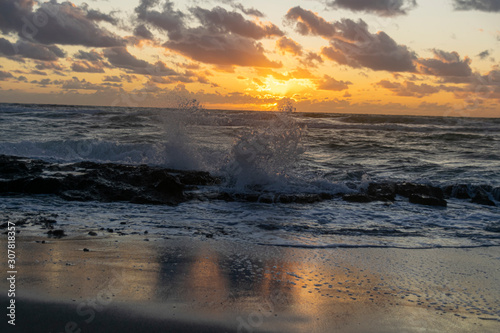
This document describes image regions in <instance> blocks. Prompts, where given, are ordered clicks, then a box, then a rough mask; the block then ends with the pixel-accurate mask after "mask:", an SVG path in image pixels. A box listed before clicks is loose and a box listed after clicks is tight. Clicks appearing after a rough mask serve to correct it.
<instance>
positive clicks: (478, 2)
mask: <svg viewBox="0 0 500 333" xmlns="http://www.w3.org/2000/svg"><path fill="white" fill-rule="evenodd" d="M453 7H454V8H455V10H480V11H483V12H500V0H453Z"/></svg>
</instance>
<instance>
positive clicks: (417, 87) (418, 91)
mask: <svg viewBox="0 0 500 333" xmlns="http://www.w3.org/2000/svg"><path fill="white" fill-rule="evenodd" d="M376 85H377V86H380V87H382V88H385V89H388V90H390V91H392V92H393V93H394V94H395V95H398V96H406V97H417V98H422V97H424V96H428V95H432V94H435V93H438V92H439V91H440V90H442V89H443V88H445V87H444V86H442V85H441V86H431V85H428V84H426V83H422V84H416V83H414V82H411V81H404V82H403V83H399V82H391V81H388V80H382V81H379V82H377V83H376Z"/></svg>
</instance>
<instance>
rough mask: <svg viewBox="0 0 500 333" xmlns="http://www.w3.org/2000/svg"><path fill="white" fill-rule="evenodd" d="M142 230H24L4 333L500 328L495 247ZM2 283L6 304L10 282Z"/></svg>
mask: <svg viewBox="0 0 500 333" xmlns="http://www.w3.org/2000/svg"><path fill="white" fill-rule="evenodd" d="M146 237H147V236H142V235H127V236H118V235H116V234H112V235H109V236H106V237H100V236H98V237H92V236H87V235H85V236H81V237H63V238H60V239H55V238H47V237H46V235H44V236H23V235H22V234H19V235H18V237H17V256H18V261H17V271H18V273H17V281H16V326H15V328H13V327H11V326H9V325H7V323H6V321H7V319H8V318H7V319H6V316H5V314H4V315H2V317H3V318H4V319H3V320H2V323H1V325H0V327H1V328H2V329H1V331H2V332H4V331H6V332H11V331H12V332H53V333H56V332H57V333H59V332H422V331H425V332H454V333H456V332H498V331H500V248H499V247H489V248H475V249H429V250H405V249H390V248H389V249H380V248H371V249H370V248H350V249H342V248H333V249H298V248H286V247H269V246H259V245H250V244H243V243H233V242H228V241H224V240H220V239H209V238H203V237H198V238H194V237H177V238H170V239H164V238H155V237H151V236H149V237H148V240H147V241H146V240H145V239H146ZM42 241H44V242H42ZM0 246H1V247H2V248H6V246H7V245H6V238H5V235H3V236H2V237H1V239H0ZM84 249H87V250H88V251H87V250H85V251H84ZM2 253H4V252H3V251H2ZM1 264H2V265H1V270H2V272H4V273H3V274H4V275H6V273H5V272H6V271H7V266H6V262H5V260H2V261H1ZM0 288H1V290H2V293H1V299H2V304H7V303H6V302H7V299H6V292H5V291H6V290H7V289H8V284H7V281H6V279H5V278H2V280H1V282H0ZM4 309H5V307H4ZM4 311H5V312H6V310H4ZM4 327H7V329H4ZM80 330H81V331H80Z"/></svg>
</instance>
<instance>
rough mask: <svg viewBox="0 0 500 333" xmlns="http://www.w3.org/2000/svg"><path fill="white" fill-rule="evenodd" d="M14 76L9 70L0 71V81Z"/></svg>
mask: <svg viewBox="0 0 500 333" xmlns="http://www.w3.org/2000/svg"><path fill="white" fill-rule="evenodd" d="M13 77H14V75H12V74H11V73H9V72H5V71H0V81H4V80H7V79H12V78H13Z"/></svg>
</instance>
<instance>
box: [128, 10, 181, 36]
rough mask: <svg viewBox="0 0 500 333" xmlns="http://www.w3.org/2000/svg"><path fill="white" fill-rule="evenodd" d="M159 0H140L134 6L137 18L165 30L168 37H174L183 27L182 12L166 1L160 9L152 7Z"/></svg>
mask: <svg viewBox="0 0 500 333" xmlns="http://www.w3.org/2000/svg"><path fill="white" fill-rule="evenodd" d="M159 2H160V1H159V0H141V2H140V4H139V6H137V7H136V8H135V12H136V14H137V18H138V19H139V21H141V22H143V23H147V24H150V25H152V26H154V27H155V28H157V29H160V30H164V31H167V33H168V37H169V38H170V39H176V38H177V37H178V36H179V34H180V31H181V30H182V29H183V28H184V17H185V15H184V13H182V12H181V11H178V10H174V4H173V3H172V2H170V1H168V0H167V1H166V2H165V3H164V4H163V6H162V8H161V9H160V10H156V9H153V7H155V6H158V5H159Z"/></svg>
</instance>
